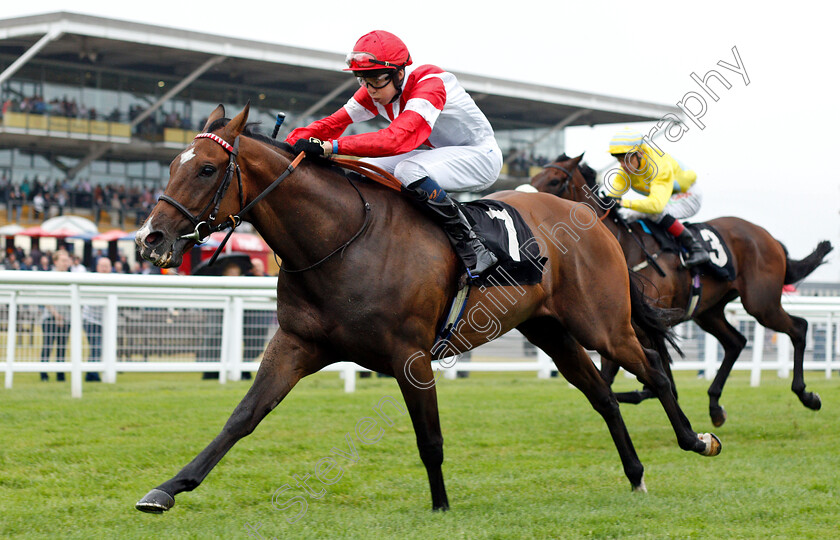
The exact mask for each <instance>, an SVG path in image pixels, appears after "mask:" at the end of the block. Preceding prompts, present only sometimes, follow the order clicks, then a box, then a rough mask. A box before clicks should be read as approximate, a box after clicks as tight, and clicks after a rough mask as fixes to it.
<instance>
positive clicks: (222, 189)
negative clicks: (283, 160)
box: [158, 133, 402, 274]
mask: <svg viewBox="0 0 840 540" xmlns="http://www.w3.org/2000/svg"><path fill="white" fill-rule="evenodd" d="M203 138H206V139H210V140H212V141H215V142H216V143H218V144H219V145H221V146H222V148H224V149H225V150H226V151H227V152H228V154H229V155H230V159H229V161H228V166H227V169H226V170H225V176H224V178H223V179H222V182H221V184H219V188H218V189H217V190H216V193H215V195H214V196H213V198H212V199H211V200H210V202H209V203H207V205H206V206H205V207H204V208H203V209H202V210H201V211H200V212H199V213H198V214H197V215H193V214H192V212H190V211H189V210H188V209H187V208H186V207H185V206H184V205H183V204H181V203H180V202H178V201H177V200H175V199H173V198H172V197H170V196H168V195H160V196H159V197H158V200H159V201H164V202H166V203H168V204H170V205H172V206H173V207H175V209H176V210H178V211H179V212H181V214H183V215H184V216H185V217H186V218H187V219H188V220H190V223H192V224H193V225H194V227H195V228H194V229H193V231H192V232H191V233H189V234H185V235H182V236H179V237H178V239H179V240H193V241H194V242H195V243H196V244H203V243H205V242H206V241H207V239H208V238H210V235H211V234H212V233H214V232H219V231H223V230H225V229H230V230H229V231H228V233H227V234H226V235H225V238H224V239H223V240H222V242H221V243H220V244H219V247H217V248H216V251H215V252H214V253H213V255H212V256H211V257H210V260H209V261H208V263H207V264H208V265H212V264H213V263H215V262H216V258H217V257H218V256H219V254H220V253H221V251H222V249H224V247H225V245H226V244H227V241H228V239H230V236H231V234H233V232H234V230H236V228H237V227H238V226H239V225H240V224H241V223H242V216H244V215H245V214H247V213H248V212H249V211H250V210H251V209H252V208H253V207H254V206H255V205H256V204H257V203H259V202H260V201H261V200H263V199H264V198H265V197H266V196H268V194H269V193H271V192H272V191H274V190H275V189H276V188H277V186H279V185H280V183H282V182H283V180H285V179H286V178H288V177H289V175H290V174H292V173H293V172H294V171H295V169H296V168H297V166H298V165H299V164H300V162H301V160H303V158H304V157H305V154H304V152H301V153H300V154H298V155H297V156H296V157H295V158H294V159H293V160H292V162H291V163H289V166H288V167H286V170H285V171H283V173H282V174H281V175H280V176H278V177H277V178H276V179H275V180H274V181H273V182H272V183H271V184H270V185H269V186H268V187H267V188H265V189H264V190H263V191H262V192H261V193H260V194H259V195H257V196H256V197H255V198H254V200H252V201H251V202H250V203H248V204H247V205H245V206H244V207H243V205H244V202H245V201H244V192H243V190H242V173H241V171H240V168H239V164H238V163H237V162H236V156H237V155H239V135H237V136H236V138H235V139H234V140H233V145H231V144H229V143H228V142H227V141H225V140H224V139H222V138H221V137H219V136H218V135H216V134H214V133H199V134H198V135H196V136H195V139H203ZM331 161H333V162H335V163H336V164H337V165H339V166H341V167H343V168H346V169H349V170H352V171H355V172H357V173H359V174H361V175H363V176H365V177H367V178H370V179H371V180H373V181H374V182H377V183H379V184H382V185H384V186H386V187H388V188H390V189H394V190H396V191H401V190H402V184H400V181H399V180H397V179H396V178H395V177H394V176H393V175H392V174H390V173H388V172H387V171H385V170H383V169H381V168H379V167H377V166H375V165H371V164H370V163H364V162H360V161H356V160H351V159H338V158H333V159H332V160H331ZM234 174H236V178H237V183H238V186H239V206H240V207H241V210H239V212H237V213H236V214H233V215H228V217H227V218H225V219H224V220H223V221H221V222H219V223H217V224H216V225H212V222H213V221H215V220H216V215H217V214H218V212H219V207H220V206H221V203H222V199H223V198H224V196H225V193H227V190H228V188H229V187H230V183H231V180H232V179H233V175H234ZM347 181H348V182H349V183H350V185H351V186H352V187H353V189H354V190H356V193H357V194H358V195H359V198H360V199H361V201H362V205H363V207H364V210H365V219H364V221H363V222H362V226H361V227H360V228H359V230H358V231H356V234H354V235H353V236H352V237H351V238H350V239H349V240H348V241H347V242H345V243H344V244H342V245H341V246H339V247H338V248H336V249H334V250H333V251H331V252H330V253H329V254H328V255H327V256H326V257H324V258H322V259H321V260H319V261H318V262H316V263H314V264H311V265H309V266H307V267H306V268H301V269H298V270H288V269H286V268H283V265H280V270H282V271H283V272H286V273H289V274H293V273H299V272H305V271H307V270H312V269H313V268H316V267H318V266H320V265H321V264H323V263H325V262H326V261H327V260H328V259H330V258H331V257H332V256H333V255H335V254H336V253H339V252H343V251H344V250H345V249H347V246H349V245H350V244H351V243H353V241H354V240H356V239H357V238H359V236H361V235H362V233H363V232H364V231H365V229H367V227H368V225H369V224H370V214H371V207H370V203H368V202H367V200H365V197H364V195H362V192H361V191H360V190H359V188H358V187H357V186H356V184H354V183H353V181H352V180H351V179H350V178H347ZM211 207H212V211H211V212H210V215H209V216H208V218H207V220H202V219H201V216H203V215H204V214H205V213H206V212H207V211H208V210H210V208H211Z"/></svg>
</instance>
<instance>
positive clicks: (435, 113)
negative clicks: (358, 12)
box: [286, 30, 502, 278]
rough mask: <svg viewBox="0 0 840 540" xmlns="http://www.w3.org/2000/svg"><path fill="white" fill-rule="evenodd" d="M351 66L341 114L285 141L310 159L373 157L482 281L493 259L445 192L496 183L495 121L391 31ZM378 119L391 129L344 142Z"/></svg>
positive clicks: (364, 45) (366, 44)
mask: <svg viewBox="0 0 840 540" xmlns="http://www.w3.org/2000/svg"><path fill="white" fill-rule="evenodd" d="M346 61H347V66H348V67H347V69H345V70H344V71H352V72H353V75H355V76H356V78H357V79H358V80H359V86H360V88H359V89H358V90H356V93H355V94H354V95H353V97H352V98H350V100H349V101H348V102H347V103H346V104H345V105H344V106H343V107H342V108H341V109H339V110H338V111H336V112H335V113H333V114H332V115H330V116H328V117H326V118H324V119H322V120H318V121H316V122H313V123H312V124H310V125H308V126H306V127H302V128H298V129H295V130H294V131H292V132H291V133H290V134H289V136H288V137H287V138H286V142H288V143H289V144H292V145H294V149H295V152H302V151H303V152H306V153H307V155H316V156H329V155H331V154H343V155H351V156H359V157H364V158H369V159H365V161H366V162H369V163H371V164H374V165H376V166H378V167H380V168H382V169H385V170H386V171H388V172H389V173H391V174H393V175H394V176H396V178H397V179H398V180H399V181H400V182H401V183H402V185H403V190H404V192H406V193H408V194H409V195H410V196H412V197H413V198H415V199H417V200H418V201H421V202H422V203H423V206H424V207H425V208H426V209H428V210H429V214H430V215H431V216H432V217H433V218H434V219H435V221H437V222H438V223H440V224H441V225H442V227H443V230H444V231H445V232H446V234H447V236H448V238H449V241H450V243H451V244H452V246H453V247H454V248H455V252H456V253H457V254H458V256H459V257H460V258H461V260H462V261H463V263H464V266H465V267H466V269H467V273H468V275H469V276H470V278H475V277H477V276H478V275H480V274H481V273H482V272H483V271H484V270H486V269H487V268H488V267H490V266H492V265H493V264H495V263H496V256H495V255H494V254H493V253H492V252H491V251H490V250H488V249H487V248H486V247H485V246H484V245H483V244H482V243H481V241H480V239H479V238H478V237H477V236H476V234H475V233H474V232H473V230H472V226H471V225H470V222H469V221H467V218H466V216H465V215H464V214H463V212H462V211H461V210H460V208H459V206H458V203H456V201H454V200H453V199H452V198H451V197H450V196H449V195H448V194H447V191H480V190H483V189H485V188H487V187H489V186H490V185H492V184H493V182H495V181H496V179H497V178H498V176H499V172H500V171H501V168H502V151H501V149H500V148H499V145H498V143H497V142H496V139H495V136H494V134H493V128H492V127H491V126H490V122H489V121H488V120H487V118H486V117H485V116H484V114H483V113H482V112H481V110H480V109H479V108H478V106H476V104H475V102H474V101H473V100H472V98H471V97H470V96H469V94H467V92H466V91H465V90H464V89H463V87H462V86H461V85H460V83H458V80H457V79H456V78H455V76H454V75H452V74H451V73H449V72H446V71H444V70H442V69H441V68H439V67H437V66H433V65H429V64H425V65H421V66H412V60H411V55H410V54H409V52H408V48H406V46H405V44H404V43H403V42H402V40H400V39H399V38H398V37H397V36H395V35H393V34H391V33H389V32H385V31H382V30H375V31H373V32H370V33H368V34H365V35H364V36H362V37H361V38H359V40H358V41H357V42H356V46H355V47H354V48H353V51H352V52H351V53H350V54H348V55H347V59H346ZM410 66H411V67H410ZM377 115H379V116H381V117H383V118H385V119H386V120H387V121H388V122H389V123H390V125H389V126H388V127H386V128H384V129H381V130H379V131H375V132H372V133H363V134H359V135H349V136H346V137H342V136H341V134H342V133H344V130H345V129H346V128H347V126H349V125H350V124H352V123H354V122H364V121H366V120H371V119H373V118H376V116H377ZM422 145H425V146H427V147H428V148H421V146H422Z"/></svg>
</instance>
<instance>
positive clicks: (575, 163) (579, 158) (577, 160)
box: [572, 154, 583, 167]
mask: <svg viewBox="0 0 840 540" xmlns="http://www.w3.org/2000/svg"><path fill="white" fill-rule="evenodd" d="M582 159H583V154H581V155H579V156H578V157H575V158H572V165H573V166H574V167H577V166H578V164H580V160H582Z"/></svg>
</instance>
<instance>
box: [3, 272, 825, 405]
mask: <svg viewBox="0 0 840 540" xmlns="http://www.w3.org/2000/svg"><path fill="white" fill-rule="evenodd" d="M276 281H277V280H276V278H253V277H206V276H161V275H155V276H145V275H117V274H106V275H103V274H96V273H88V274H77V273H58V272H21V271H0V307H4V308H6V309H5V313H7V314H8V315H7V316H8V323H9V324H8V332H7V335H6V339H7V343H6V349H5V351H6V363H5V375H6V384H5V387H6V388H11V387H12V382H13V377H14V373H15V372H23V373H37V372H46V373H56V372H66V371H70V372H71V392H72V395H73V396H74V397H79V396H81V390H82V374H83V373H87V372H102V373H103V381H105V382H109V383H113V382H115V381H116V377H117V373H118V372H126V373H139V372H144V373H169V372H188V373H200V372H208V371H209V372H218V373H219V381H220V383H224V382H225V381H226V380H228V379H230V380H238V378H239V377H240V376H241V373H242V372H243V371H255V370H256V369H258V367H259V363H257V362H243V338H244V335H243V333H244V332H243V326H244V324H243V323H244V311H245V310H256V311H264V312H267V313H272V312H274V310H275V309H276ZM42 305H58V306H61V305H63V306H70V307H71V339H70V343H69V345H70V351H69V352H70V358H69V359H68V360H69V362H68V363H59V362H46V363H42V362H39V361H37V358H38V356H39V355H38V354H37V353H38V351H35V345H34V344H33V343H32V339H30V347H31V348H30V349H28V351H29V354H28V355H25V356H26V357H27V358H28V359H29V361H18V360H17V359H16V354H20V353H21V350H19V349H17V348H16V341H17V339H18V338H19V337H20V338H21V339H23V337H25V334H22V333H19V332H18V320H19V319H20V318H21V316H22V315H21V314H22V313H23V312H24V311H26V310H27V309H29V312H30V313H31V311H32V307H33V306H42ZM783 305H784V306H785V309H786V310H787V311H788V312H790V313H791V314H793V315H799V316H803V317H806V318H807V319H808V320H809V323H810V325H811V332H810V334H811V336H814V335H816V334H817V333H818V332H817V330H818V329H819V331H820V333H821V338H820V339H821V340H822V336H824V341H825V349H824V351H823V352H822V353H821V354H819V356H818V357H815V355H816V354H817V353H816V352H813V353H811V352H809V354H808V357H806V358H808V359H806V361H805V365H804V367H805V369H806V370H809V371H813V370H818V371H824V373H825V375H826V377H831V375H832V371H834V370H836V369H838V368H840V366H838V363H837V362H836V361H835V351H836V350H837V349H838V343H837V341H838V332H837V329H835V328H834V325H835V324H837V321H838V317H840V299H838V298H827V297H786V298H784V299H783ZM81 306H90V307H99V308H103V309H104V316H103V328H102V354H101V362H87V361H83V360H84V359H83V358H82V354H83V350H82V341H83V339H82V335H83V334H82V326H83V324H82V320H81V319H82V317H81V315H80V313H81ZM135 309H136V310H140V311H141V312H142V313H144V317H146V318H144V317H138V318H132V317H131V316H130V315H131V314H133V313H137V312H135V311H133V310H135ZM146 309H149V310H151V312H147V311H145V310H146ZM126 310H127V311H126ZM159 310H162V311H160V313H157V312H158V311H159ZM156 313H157V314H156ZM213 313H215V314H216V315H213ZM726 313H727V317H728V318H729V320H730V322H732V323H733V324H735V325H738V324H740V321H753V319H752V318H751V317H750V316H749V315H748V314H747V313H746V311H745V310H744V309H743V306H741V305H740V303H733V304H731V305H730V306H728V307H727V309H726ZM121 314H122V319H121V320H122V321H123V322H122V323H118V321H119V320H120V316H121ZM219 314H220V315H219ZM158 315H160V316H161V318H160V319H157V317H158ZM182 315H183V316H184V318H183V319H178V317H179V316H182ZM148 316H150V317H151V318H149V317H148ZM170 316H172V317H170ZM191 317H192V318H191ZM219 317H220V318H221V321H219ZM171 318H175V319H177V321H176V322H172V321H171V320H169V319H171ZM144 321H145V322H144ZM28 324H30V325H32V321H31V319H30V320H29V322H28ZM35 324H36V325H37V323H35ZM132 324H134V325H135V326H134V328H138V327H137V326H136V325H138V324H139V325H141V326H140V330H141V332H140V334H139V336H138V335H137V334H130V333H128V332H129V330H130V325H132ZM750 324H754V321H753V322H752V323H750ZM121 325H122V326H121ZM173 325H174V326H173ZM180 325H183V326H180ZM195 325H198V326H195ZM823 325H824V326H825V328H824V329H823V328H822V327H823ZM275 328H276V326H275ZM202 329H203V330H202ZM264 329H265V331H266V334H265V338H266V339H268V338H269V337H270V336H269V334H268V331H269V330H270V326H268V327H265V328H264ZM677 331H678V333H679V334H680V335H682V336H684V337H687V336H688V335H689V331H688V327H687V326H685V327H678V330H677ZM120 332H126V333H125V334H120ZM214 332H217V336H216V337H217V338H221V339H219V340H218V341H215V342H213V344H211V345H209V346H208V344H207V341H206V340H205V338H206V337H207V336H211V337H212V334H213V333H214ZM158 333H163V334H164V335H162V336H160V335H158ZM190 333H191V334H190ZM752 333H753V334H754V335H753V336H752V339H751V343H750V344H749V345H748V347H750V348H751V349H752V351H751V355H752V358H751V361H750V360H749V359H748V358H747V355H746V354H745V355H744V357H743V358H742V360H741V361H740V362H738V363H736V364H735V367H734V369H740V370H750V371H751V383H752V384H758V383H759V382H760V376H761V371H763V370H776V371H777V372H778V374H779V375H780V376H783V377H787V376H788V374H789V371H790V368H791V345H790V341H789V339H788V338H787V336H784V335H779V336H778V340H777V343H776V347H775V349H776V355H775V358H774V357H773V356H774V355H772V353H771V354H770V355H769V356H770V358H767V357H765V355H766V350H765V347H764V339H763V335H762V334H763V329H762V328H761V327H755V330H754V331H753V332H752ZM197 334H201V335H197ZM21 336H23V337H21ZM149 338H152V339H154V338H160V339H161V340H162V341H159V342H158V343H157V344H149V343H147V341H146V340H147V339H149ZM121 339H122V342H121V341H120V340H121ZM130 339H134V340H137V341H131V342H129V341H130ZM169 339H174V340H175V341H174V342H170V341H166V340H169ZM196 339H197V341H195V340H196ZM809 339H810V341H811V342H813V343H816V342H815V340H814V338H813V337H810V338H809ZM180 340H184V341H183V342H182V341H180ZM191 340H192V341H191ZM21 343H22V344H23V343H24V342H23V341H22V342H21ZM138 343H139V345H138ZM173 343H176V344H173ZM195 343H199V345H196V344H195ZM523 344H524V338H523V337H522V336H521V335H519V334H518V333H517V332H512V333H510V334H508V335H506V336H505V337H503V338H501V339H499V340H496V341H494V342H492V343H491V344H487V345H482V346H481V347H479V348H478V349H476V350H475V351H474V353H473V357H476V356H478V358H479V360H480V361H470V360H468V359H467V358H466V357H465V358H464V359H461V360H457V361H456V360H454V359H445V360H443V361H441V362H435V363H434V364H433V366H434V370H435V376H436V377H437V376H439V375H440V374H441V373H438V372H442V374H443V375H444V376H445V377H447V378H454V377H455V375H456V373H457V372H470V371H475V372H487V371H496V372H536V373H537V375H538V376H539V377H548V376H549V373H550V372H551V371H553V370H554V366H553V364H552V363H551V360H550V359H549V358H548V357H547V356H546V355H545V354H543V353H541V352H538V355H537V357H536V358H535V359H533V360H526V361H508V360H503V361H485V358H486V357H487V356H491V357H492V356H497V357H500V358H510V357H521V356H522V355H525V356H527V354H526V353H525V351H524V350H523V349H522V345H523ZM120 345H122V347H123V349H119V347H120ZM137 347H139V348H140V350H141V352H137V350H138V349H137ZM143 347H146V348H145V349H143ZM208 347H209V348H208ZM21 348H23V345H21ZM126 348H127V349H126ZM120 350H122V351H124V354H125V355H126V356H127V357H128V358H131V357H132V356H136V355H137V354H143V355H144V356H143V357H144V358H145V359H148V357H152V359H151V360H150V361H120V358H118V356H117V355H118V352H119V351H120ZM125 351H128V352H125ZM142 351H145V352H142ZM201 351H204V352H208V351H209V352H210V353H213V354H211V355H210V356H209V358H210V360H208V361H200V362H199V361H195V360H193V361H183V357H184V356H187V357H188V358H189V357H190V356H192V355H196V360H198V357H197V355H198V354H199V353H200V352H201ZM24 352H26V351H25V350H24ZM500 353H501V354H500ZM520 353H522V354H520ZM694 354H696V356H693V358H696V359H689V360H682V359H675V362H674V367H673V369H674V370H704V371H705V372H706V377H708V378H711V377H712V376H713V375H714V373H715V371H716V369H717V367H718V344H717V342H716V340H715V339H714V338H713V337H711V336H710V335H706V336H705V341H704V342H701V345H700V350H699V351H696V352H695V353H694ZM156 358H161V360H160V361H157V360H156ZM594 360H595V361H596V364H597V357H595V358H594ZM324 371H332V372H335V371H337V372H339V373H340V374H341V376H342V377H343V379H344V388H345V390H346V391H348V392H352V391H353V390H354V389H355V385H356V373H357V372H361V371H367V370H365V369H364V368H361V367H359V366H357V365H355V364H352V363H349V362H339V363H336V364H333V365H330V366H328V367H327V368H325V369H324Z"/></svg>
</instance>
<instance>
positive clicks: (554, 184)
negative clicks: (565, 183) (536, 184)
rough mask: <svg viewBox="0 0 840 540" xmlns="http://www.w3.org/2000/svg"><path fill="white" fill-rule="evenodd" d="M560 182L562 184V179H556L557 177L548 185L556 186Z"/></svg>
mask: <svg viewBox="0 0 840 540" xmlns="http://www.w3.org/2000/svg"><path fill="white" fill-rule="evenodd" d="M558 184H560V180H558V179H556V178H555V179H554V180H552V181H551V182H549V183H548V186H549V187H554V186H556V185H558Z"/></svg>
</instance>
